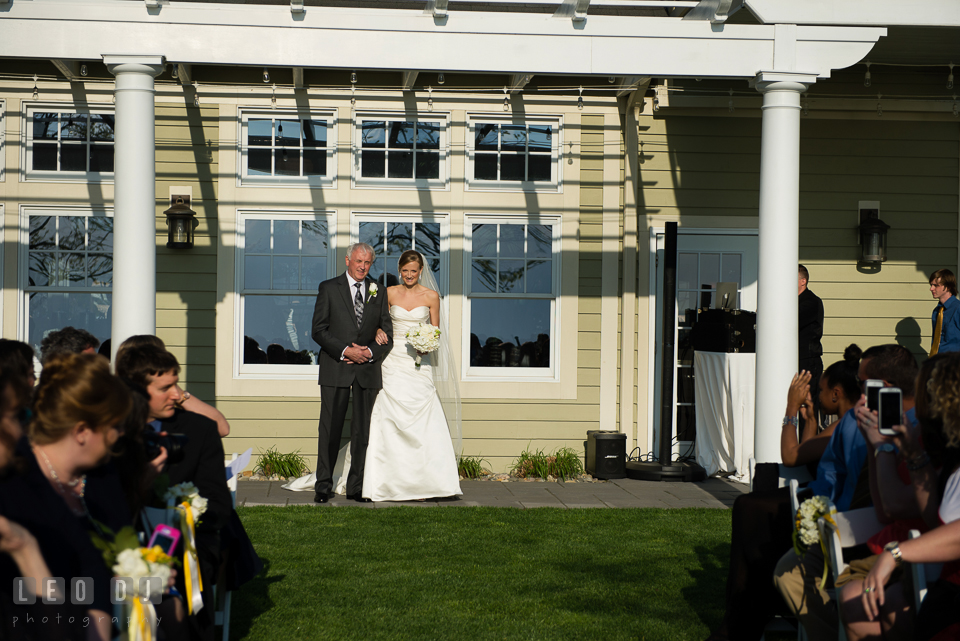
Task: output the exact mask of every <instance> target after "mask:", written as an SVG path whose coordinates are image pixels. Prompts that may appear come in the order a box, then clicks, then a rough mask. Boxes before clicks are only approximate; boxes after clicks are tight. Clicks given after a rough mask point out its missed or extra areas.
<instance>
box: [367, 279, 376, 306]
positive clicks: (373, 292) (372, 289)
mask: <svg viewBox="0 0 960 641" xmlns="http://www.w3.org/2000/svg"><path fill="white" fill-rule="evenodd" d="M376 295H377V284H376V283H370V287H369V288H368V289H367V302H368V303H369V302H370V301H372V300H373V297H374V296H376Z"/></svg>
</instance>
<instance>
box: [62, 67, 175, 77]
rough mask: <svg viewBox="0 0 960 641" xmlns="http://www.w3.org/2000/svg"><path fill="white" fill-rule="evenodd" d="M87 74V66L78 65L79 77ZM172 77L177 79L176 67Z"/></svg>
mask: <svg viewBox="0 0 960 641" xmlns="http://www.w3.org/2000/svg"><path fill="white" fill-rule="evenodd" d="M87 73H89V72H88V71H87V65H80V75H81V76H84V77H86V75H87ZM173 77H174V78H176V77H177V68H176V67H174V68H173Z"/></svg>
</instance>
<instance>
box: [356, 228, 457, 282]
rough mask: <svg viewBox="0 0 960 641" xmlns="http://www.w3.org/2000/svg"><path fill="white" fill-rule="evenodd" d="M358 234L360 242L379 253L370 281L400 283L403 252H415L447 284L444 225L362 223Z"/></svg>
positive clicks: (371, 271)
mask: <svg viewBox="0 0 960 641" xmlns="http://www.w3.org/2000/svg"><path fill="white" fill-rule="evenodd" d="M358 232H359V233H358V236H359V240H360V242H362V243H367V244H368V245H370V246H371V247H373V250H374V252H376V254H377V258H376V260H375V261H374V263H373V266H372V267H371V268H370V278H373V279H374V280H376V281H378V282H380V283H384V284H386V285H387V286H391V285H397V284H399V283H400V280H399V278H398V277H397V271H398V268H397V261H399V260H400V255H401V254H402V253H403V252H405V251H407V250H408V249H415V250H417V251H418V252H420V253H421V254H422V255H423V257H424V261H425V263H426V266H427V267H428V268H429V269H430V270H431V271H432V272H433V274H434V276H435V277H436V279H437V282H438V283H439V282H443V281H442V279H441V278H440V223H431V222H416V221H415V222H397V221H361V222H360V224H359V225H358ZM431 257H432V258H431ZM442 293H443V292H441V294H442Z"/></svg>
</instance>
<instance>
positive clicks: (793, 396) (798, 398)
mask: <svg viewBox="0 0 960 641" xmlns="http://www.w3.org/2000/svg"><path fill="white" fill-rule="evenodd" d="M811 376H812V375H811V374H810V372H808V371H806V370H803V371H800V372H797V373H796V374H794V375H793V380H792V381H791V382H790V390H789V391H788V392H787V416H796V415H797V412H798V411H800V407H801V405H803V404H804V403H805V402H807V399H809V398H810V377H811ZM804 418H806V417H804Z"/></svg>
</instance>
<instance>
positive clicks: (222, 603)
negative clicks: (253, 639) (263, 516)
mask: <svg viewBox="0 0 960 641" xmlns="http://www.w3.org/2000/svg"><path fill="white" fill-rule="evenodd" d="M236 460H237V455H236V453H233V454H231V455H230V459H229V460H228V461H225V462H224V467H225V468H226V470H227V472H226V473H227V487H229V488H230V500H231V502H232V504H233V507H234V508H236V507H237V477H238V476H239V473H238V472H237V471H233V470H231V469H230V464H231V463H233V462H234V461H236ZM231 471H233V473H232V474H231ZM213 595H214V602H215V603H216V604H217V605H216V607H217V609H216V611H215V612H214V618H213V624H214V625H219V626H223V641H229V639H230V601H231V597H232V595H233V593H232V592H231V591H230V590H227V587H226V569H225V568H224V567H222V566H221V567H220V569H219V572H218V575H217V584H216V585H215V586H214V588H213Z"/></svg>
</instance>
